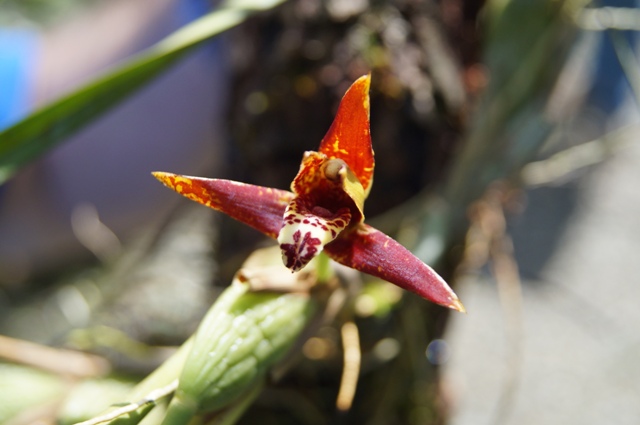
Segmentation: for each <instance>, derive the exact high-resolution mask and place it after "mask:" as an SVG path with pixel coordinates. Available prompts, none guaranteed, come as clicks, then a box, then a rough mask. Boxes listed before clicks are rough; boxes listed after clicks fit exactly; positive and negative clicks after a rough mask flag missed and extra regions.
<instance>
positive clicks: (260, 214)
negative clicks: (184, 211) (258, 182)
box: [153, 172, 294, 239]
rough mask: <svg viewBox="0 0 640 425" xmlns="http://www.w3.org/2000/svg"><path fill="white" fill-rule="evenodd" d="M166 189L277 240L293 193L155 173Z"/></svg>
mask: <svg viewBox="0 0 640 425" xmlns="http://www.w3.org/2000/svg"><path fill="white" fill-rule="evenodd" d="M153 175H154V176H155V177H156V178H157V179H158V180H160V181H161V182H162V183H164V185H165V186H167V187H169V188H171V189H173V190H175V191H176V192H178V193H180V194H181V195H183V196H185V197H187V198H189V199H191V200H192V201H196V202H199V203H201V204H203V205H206V206H208V207H209V208H213V209H214V210H216V211H220V212H223V213H225V214H227V215H229V216H230V217H231V218H234V219H236V220H238V221H240V222H242V223H244V224H247V225H249V226H251V227H253V228H254V229H256V230H258V231H260V232H262V233H264V234H265V235H267V236H269V237H272V238H274V239H275V238H277V237H278V232H279V231H280V228H281V227H282V216H283V215H284V211H285V209H286V208H287V205H289V203H290V202H291V200H292V199H293V197H294V195H293V193H291V192H289V191H286V190H280V189H274V188H271V187H263V186H254V185H251V184H246V183H239V182H235V181H231V180H220V179H207V178H203V177H191V176H181V175H177V174H172V173H164V172H155V173H153Z"/></svg>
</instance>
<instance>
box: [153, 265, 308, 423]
mask: <svg viewBox="0 0 640 425" xmlns="http://www.w3.org/2000/svg"><path fill="white" fill-rule="evenodd" d="M250 286H251V285H250V283H249V282H246V281H245V279H243V277H242V276H240V277H239V278H238V277H237V278H236V279H235V280H234V282H233V284H232V285H231V286H230V287H229V288H227V290H225V291H224V293H223V294H222V295H221V296H220V297H219V298H218V300H217V301H216V303H215V304H214V305H213V307H212V308H211V310H209V312H208V313H207V315H206V316H205V318H204V319H203V321H202V323H201V324H200V327H199V329H198V331H197V332H196V335H195V338H194V342H193V347H192V349H191V351H190V353H189V355H188V356H187V359H186V362H185V365H184V368H183V370H182V374H181V376H180V382H179V385H178V388H177V390H176V393H175V395H174V397H173V400H172V401H171V404H170V406H169V410H168V412H167V417H166V419H165V422H164V423H165V424H177V423H185V422H186V421H188V420H189V419H190V418H191V417H193V415H195V414H197V413H204V412H211V411H215V410H219V409H221V408H224V407H226V406H227V405H229V404H230V403H232V402H234V401H235V400H236V399H238V398H239V397H240V396H241V395H242V394H244V393H245V392H247V391H248V390H250V389H251V388H252V387H253V386H254V385H257V384H258V383H259V382H261V380H262V379H263V378H264V376H265V374H266V373H267V371H268V369H269V368H270V367H271V366H273V365H274V364H275V363H276V362H277V361H278V360H280V359H281V358H282V357H283V356H284V354H285V353H286V352H287V350H288V349H289V348H290V347H291V345H292V344H293V343H294V342H295V340H296V338H297V337H298V335H299V334H300V332H301V331H302V329H303V328H304V326H305V325H306V323H307V322H308V319H309V317H310V316H311V314H312V311H313V302H312V301H311V299H310V297H309V296H308V295H307V294H300V293H273V292H249V289H250Z"/></svg>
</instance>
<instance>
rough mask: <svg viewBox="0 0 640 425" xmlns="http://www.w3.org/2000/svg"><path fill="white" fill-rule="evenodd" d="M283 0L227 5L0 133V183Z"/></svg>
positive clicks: (245, 0) (238, 1) (241, 0)
mask: <svg viewBox="0 0 640 425" xmlns="http://www.w3.org/2000/svg"><path fill="white" fill-rule="evenodd" d="M283 1H284V0H236V1H228V2H226V3H224V5H223V6H222V7H221V8H220V9H218V10H216V11H213V12H211V13H209V14H208V15H205V16H203V17H202V18H200V19H198V20H196V21H194V22H192V23H191V24H189V25H186V26H185V27H183V28H181V29H179V30H178V31H176V32H174V33H173V34H171V35H170V36H168V37H167V38H165V39H164V40H162V41H160V42H159V43H157V44H156V45H154V46H152V47H151V48H149V49H147V50H146V51H144V52H142V53H141V54H139V55H138V56H136V57H135V58H134V59H132V60H131V61H129V62H127V63H125V64H124V65H122V66H121V67H120V68H118V69H116V70H115V71H113V72H111V73H109V74H107V75H105V76H103V77H101V78H99V79H97V80H96V81H94V82H92V83H90V84H88V85H86V86H84V87H82V88H80V89H79V90H77V91H75V92H73V93H71V94H69V95H67V96H65V97H63V98H61V99H59V100H57V101H55V102H53V103H51V104H49V105H47V106H45V107H44V108H42V109H40V110H38V111H36V112H34V113H33V114H31V115H30V116H28V117H27V118H25V119H24V120H22V121H20V122H19V123H17V124H15V125H14V126H12V127H9V128H7V129H5V130H4V131H2V132H0V184H3V183H4V182H6V181H7V180H8V179H9V178H10V177H11V176H12V175H13V174H14V173H15V172H16V171H17V170H18V169H20V167H22V166H23V165H25V164H27V163H29V162H30V161H32V160H34V159H36V158H37V157H39V156H40V155H42V154H44V153H45V152H47V151H48V150H49V149H51V148H53V147H54V146H56V145H57V144H58V143H60V142H62V141H64V140H65V139H66V138H67V137H69V136H70V135H72V134H73V133H74V132H76V131H78V130H80V129H81V128H82V127H84V126H85V125H87V124H89V123H90V122H92V121H93V120H95V119H96V118H98V117H99V116H100V115H102V114H103V113H105V112H106V111H108V110H109V109H111V108H112V107H114V106H115V105H117V104H118V103H119V102H120V101H122V100H124V99H125V98H126V97H128V96H129V95H131V94H132V93H133V92H134V91H136V90H137V89H139V88H141V87H142V86H143V85H144V84H146V83H148V82H150V81H151V80H152V79H153V78H154V77H155V76H157V75H158V74H159V73H160V72H162V71H164V70H166V69H167V68H168V67H169V66H170V65H171V64H173V63H174V62H175V61H176V60H178V59H180V58H181V57H182V56H183V55H184V54H185V53H187V52H189V51H191V49H193V48H194V47H196V46H198V45H200V44H201V43H203V42H204V41H206V40H208V39H210V38H211V37H213V36H215V35H218V34H220V33H222V32H224V31H226V30H228V29H230V28H233V27H235V26H237V25H239V24H240V23H242V22H244V21H245V20H246V19H247V17H248V16H250V15H251V14H252V13H254V12H257V11H262V10H268V9H270V8H273V7H274V6H276V5H278V4H280V3H282V2H283Z"/></svg>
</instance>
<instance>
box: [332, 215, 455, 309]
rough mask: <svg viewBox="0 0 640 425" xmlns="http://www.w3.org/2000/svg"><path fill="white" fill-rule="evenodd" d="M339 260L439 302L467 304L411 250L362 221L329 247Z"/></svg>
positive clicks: (447, 304) (333, 256) (446, 304)
mask: <svg viewBox="0 0 640 425" xmlns="http://www.w3.org/2000/svg"><path fill="white" fill-rule="evenodd" d="M324 249H325V252H326V253H327V254H328V255H329V256H330V257H331V258H332V259H334V260H335V261H337V262H339V263H341V264H344V265H345V266H348V267H351V268H354V269H356V270H359V271H361V272H364V273H367V274H370V275H372V276H376V277H379V278H381V279H384V280H386V281H388V282H391V283H393V284H395V285H398V286H399V287H401V288H403V289H406V290H407V291H411V292H413V293H415V294H418V295H420V296H421V297H423V298H425V299H427V300H429V301H432V302H434V303H436V304H440V305H443V306H445V307H449V308H452V309H454V310H458V311H461V312H464V311H465V308H464V306H463V305H462V303H461V302H460V300H459V299H458V297H457V296H456V294H455V293H454V292H453V291H452V290H451V288H449V285H447V283H446V282H445V281H444V280H443V279H442V278H441V277H440V276H439V275H438V274H437V273H436V272H435V271H434V270H433V269H432V268H431V267H429V266H427V265H426V264H424V263H423V262H422V261H420V260H419V259H418V258H417V257H416V256H415V255H413V254H412V253H411V252H410V251H409V250H407V249H406V248H405V247H403V246H402V245H400V244H399V243H398V242H397V241H395V240H394V239H392V238H390V237H389V236H387V235H385V234H384V233H382V232H381V231H379V230H377V229H374V228H373V227H371V226H368V225H366V224H360V225H359V226H358V227H357V228H356V229H354V230H353V231H351V232H342V233H341V234H340V235H339V236H338V238H337V239H336V240H334V241H333V242H331V243H330V244H328V245H327V246H325V248H324Z"/></svg>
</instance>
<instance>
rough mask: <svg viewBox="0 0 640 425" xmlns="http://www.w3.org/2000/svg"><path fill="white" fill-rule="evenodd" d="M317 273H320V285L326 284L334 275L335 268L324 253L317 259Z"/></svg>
mask: <svg viewBox="0 0 640 425" xmlns="http://www.w3.org/2000/svg"><path fill="white" fill-rule="evenodd" d="M316 272H317V273H318V283H326V282H328V281H329V280H330V279H331V278H332V277H333V275H334V272H333V267H331V259H330V258H329V256H328V255H327V254H325V253H324V252H321V253H320V254H318V257H317V259H316Z"/></svg>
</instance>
